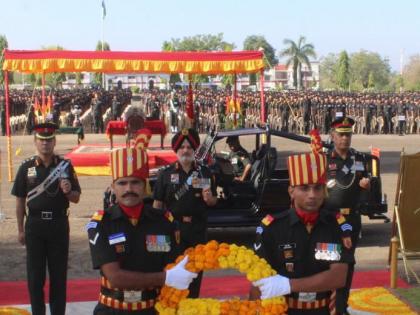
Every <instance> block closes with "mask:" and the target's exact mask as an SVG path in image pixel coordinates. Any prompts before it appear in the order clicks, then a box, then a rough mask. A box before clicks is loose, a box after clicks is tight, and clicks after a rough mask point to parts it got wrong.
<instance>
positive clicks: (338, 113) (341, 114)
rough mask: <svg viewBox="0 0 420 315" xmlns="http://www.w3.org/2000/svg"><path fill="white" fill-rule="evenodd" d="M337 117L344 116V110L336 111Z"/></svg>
mask: <svg viewBox="0 0 420 315" xmlns="http://www.w3.org/2000/svg"><path fill="white" fill-rule="evenodd" d="M335 117H336V118H339V117H343V112H336V113H335Z"/></svg>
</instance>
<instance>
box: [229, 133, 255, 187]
mask: <svg viewBox="0 0 420 315" xmlns="http://www.w3.org/2000/svg"><path fill="white" fill-rule="evenodd" d="M226 143H227V144H228V145H229V148H230V153H229V156H228V159H229V160H230V162H231V163H232V166H233V175H234V178H233V179H234V180H236V181H239V182H243V181H244V180H247V179H248V175H249V173H250V172H251V166H252V165H251V160H250V157H249V153H248V152H247V151H246V150H245V149H244V148H243V147H242V146H241V143H240V142H239V137H238V136H230V137H227V139H226Z"/></svg>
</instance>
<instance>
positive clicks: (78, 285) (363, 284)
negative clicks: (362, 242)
mask: <svg viewBox="0 0 420 315" xmlns="http://www.w3.org/2000/svg"><path fill="white" fill-rule="evenodd" d="M249 286H250V283H249V281H248V280H246V278H245V277H244V276H239V275H238V276H227V277H205V278H204V279H203V284H202V289H201V297H226V296H247V294H248V291H249ZM388 286H389V271H388V270H375V271H359V272H356V273H355V276H354V279H353V286H352V288H353V289H358V288H370V287H388ZM398 287H400V288H407V287H409V285H408V284H407V283H406V282H405V281H404V280H402V279H398ZM67 288H68V292H67V301H69V302H82V301H95V300H97V298H98V294H99V280H98V279H87V280H86V279H80V280H69V281H68V286H67ZM46 291H47V294H48V290H46ZM0 292H1V294H0V305H18V304H29V297H28V289H27V287H26V282H25V281H16V282H0Z"/></svg>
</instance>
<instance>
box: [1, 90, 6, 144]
mask: <svg viewBox="0 0 420 315" xmlns="http://www.w3.org/2000/svg"><path fill="white" fill-rule="evenodd" d="M5 107H6V104H5V102H4V96H3V95H0V125H1V135H2V136H4V135H6V109H5Z"/></svg>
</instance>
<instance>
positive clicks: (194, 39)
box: [162, 33, 235, 51]
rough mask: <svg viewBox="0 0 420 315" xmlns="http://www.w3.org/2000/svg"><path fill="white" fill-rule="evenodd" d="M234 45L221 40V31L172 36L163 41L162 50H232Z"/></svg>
mask: <svg viewBox="0 0 420 315" xmlns="http://www.w3.org/2000/svg"><path fill="white" fill-rule="evenodd" d="M234 48H235V45H234V44H233V43H228V42H226V41H224V40H223V33H219V34H217V35H210V34H207V35H204V34H199V35H194V36H187V37H184V38H183V39H182V40H181V39H179V38H172V39H171V40H170V41H164V42H163V44H162V50H164V51H229V50H233V49H234Z"/></svg>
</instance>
